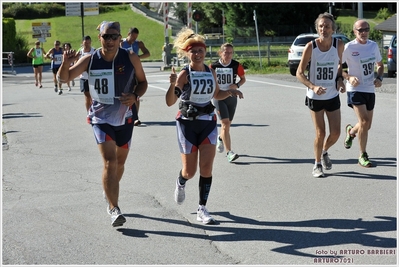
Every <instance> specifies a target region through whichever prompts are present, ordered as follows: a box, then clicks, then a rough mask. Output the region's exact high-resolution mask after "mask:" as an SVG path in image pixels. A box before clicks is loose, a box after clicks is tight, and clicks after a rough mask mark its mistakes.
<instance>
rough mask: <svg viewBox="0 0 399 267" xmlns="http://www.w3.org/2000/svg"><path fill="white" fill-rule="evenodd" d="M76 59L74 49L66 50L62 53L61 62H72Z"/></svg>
mask: <svg viewBox="0 0 399 267" xmlns="http://www.w3.org/2000/svg"><path fill="white" fill-rule="evenodd" d="M75 59H76V51H75V50H72V49H71V50H66V51H64V53H63V59H62V61H63V62H66V63H74V62H75Z"/></svg>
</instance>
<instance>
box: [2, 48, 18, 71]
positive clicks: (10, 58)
mask: <svg viewBox="0 0 399 267" xmlns="http://www.w3.org/2000/svg"><path fill="white" fill-rule="evenodd" d="M2 59H3V74H14V75H16V74H17V72H16V71H15V70H14V52H3V57H2ZM5 67H7V68H11V70H5Z"/></svg>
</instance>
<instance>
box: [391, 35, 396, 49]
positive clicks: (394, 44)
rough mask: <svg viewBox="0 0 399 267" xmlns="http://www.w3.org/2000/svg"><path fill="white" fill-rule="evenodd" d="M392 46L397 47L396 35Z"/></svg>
mask: <svg viewBox="0 0 399 267" xmlns="http://www.w3.org/2000/svg"><path fill="white" fill-rule="evenodd" d="M392 47H393V48H396V37H395V39H394V40H393V41H392Z"/></svg>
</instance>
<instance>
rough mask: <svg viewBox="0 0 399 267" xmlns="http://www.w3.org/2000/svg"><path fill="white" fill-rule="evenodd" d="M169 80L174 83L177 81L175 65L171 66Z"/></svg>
mask: <svg viewBox="0 0 399 267" xmlns="http://www.w3.org/2000/svg"><path fill="white" fill-rule="evenodd" d="M169 81H170V83H171V84H175V83H176V81H177V74H176V70H175V67H172V74H171V75H170V76H169Z"/></svg>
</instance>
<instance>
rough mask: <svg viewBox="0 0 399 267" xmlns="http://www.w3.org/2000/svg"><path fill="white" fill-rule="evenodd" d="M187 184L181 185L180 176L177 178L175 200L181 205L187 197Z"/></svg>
mask: <svg viewBox="0 0 399 267" xmlns="http://www.w3.org/2000/svg"><path fill="white" fill-rule="evenodd" d="M185 188H186V185H180V183H179V178H178V179H177V180H176V189H175V201H176V203H177V204H179V205H181V204H182V203H183V201H184V200H185V199H186V190H185Z"/></svg>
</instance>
